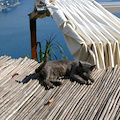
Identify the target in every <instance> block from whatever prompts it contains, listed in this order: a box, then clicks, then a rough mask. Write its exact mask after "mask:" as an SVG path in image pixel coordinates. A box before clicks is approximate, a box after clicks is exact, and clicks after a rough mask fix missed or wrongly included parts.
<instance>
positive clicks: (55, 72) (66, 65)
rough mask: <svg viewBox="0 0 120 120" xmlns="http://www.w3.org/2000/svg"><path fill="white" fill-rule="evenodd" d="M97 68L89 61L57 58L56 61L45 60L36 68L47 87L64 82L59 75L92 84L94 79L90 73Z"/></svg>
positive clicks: (81, 82)
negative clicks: (59, 79)
mask: <svg viewBox="0 0 120 120" xmlns="http://www.w3.org/2000/svg"><path fill="white" fill-rule="evenodd" d="M94 68H95V65H91V64H90V63H88V62H82V61H78V60H75V61H70V60H56V61H49V62H48V61H47V57H46V58H45V61H44V62H43V63H42V64H41V65H40V66H39V67H38V68H37V69H36V70H35V72H36V73H39V77H40V78H41V79H42V80H43V83H45V86H46V87H47V88H53V87H54V86H55V85H54V83H57V84H58V85H61V84H62V83H61V82H60V81H58V80H57V79H58V78H59V77H66V76H68V77H70V79H72V80H74V81H77V82H79V83H80V84H91V82H92V83H93V82H94V80H93V79H92V77H91V75H90V73H91V71H92V70H93V69H94Z"/></svg>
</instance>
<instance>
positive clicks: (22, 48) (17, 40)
mask: <svg viewBox="0 0 120 120" xmlns="http://www.w3.org/2000/svg"><path fill="white" fill-rule="evenodd" d="M19 1H20V3H21V4H20V5H19V6H16V7H14V8H12V10H11V11H9V12H1V13H0V56H2V55H7V56H12V58H19V57H24V55H29V56H30V57H31V48H30V31H29V17H28V14H29V13H31V12H32V11H33V6H34V0H19ZM96 1H98V2H110V1H114V2H115V1H116V2H117V1H120V0H96ZM115 15H116V16H118V17H120V14H115ZM52 33H54V35H56V34H57V36H56V40H57V41H59V42H60V43H61V44H62V46H63V47H64V48H65V50H66V51H67V54H66V56H68V58H69V59H72V56H71V54H70V52H69V50H68V48H67V45H66V43H65V41H64V37H63V35H62V32H61V31H60V30H59V28H58V27H57V25H56V23H55V22H54V20H53V19H52V18H48V17H46V18H44V19H37V40H38V41H41V40H43V39H49V37H50V35H51V34H52ZM57 55H58V56H60V54H59V53H58V52H57Z"/></svg>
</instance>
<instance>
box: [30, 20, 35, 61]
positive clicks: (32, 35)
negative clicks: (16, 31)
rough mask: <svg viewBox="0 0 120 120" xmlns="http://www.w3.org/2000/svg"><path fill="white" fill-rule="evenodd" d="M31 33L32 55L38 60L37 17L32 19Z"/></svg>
mask: <svg viewBox="0 0 120 120" xmlns="http://www.w3.org/2000/svg"><path fill="white" fill-rule="evenodd" d="M30 34H31V56H32V59H35V60H37V51H36V48H37V44H36V43H37V33H36V19H30Z"/></svg>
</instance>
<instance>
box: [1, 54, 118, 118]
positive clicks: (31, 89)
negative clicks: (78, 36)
mask: <svg viewBox="0 0 120 120" xmlns="http://www.w3.org/2000/svg"><path fill="white" fill-rule="evenodd" d="M38 66H39V63H37V62H36V61H34V60H31V59H27V58H24V59H23V58H19V59H11V58H10V57H8V56H2V57H0V120H29V119H31V120H119V119H120V79H119V78H120V68H118V67H117V66H116V67H115V68H109V69H107V70H95V71H94V72H92V76H93V78H94V79H95V82H94V83H93V84H92V85H90V86H87V85H80V84H79V83H76V82H71V81H70V80H63V85H62V86H60V87H56V88H54V89H50V90H45V88H44V86H42V85H41V84H40V83H39V81H38V80H37V76H36V74H34V70H35V69H36V68H37V67H38ZM17 81H22V82H24V84H23V83H19V82H17ZM51 99H53V101H52V103H51V104H47V103H48V101H49V100H51Z"/></svg>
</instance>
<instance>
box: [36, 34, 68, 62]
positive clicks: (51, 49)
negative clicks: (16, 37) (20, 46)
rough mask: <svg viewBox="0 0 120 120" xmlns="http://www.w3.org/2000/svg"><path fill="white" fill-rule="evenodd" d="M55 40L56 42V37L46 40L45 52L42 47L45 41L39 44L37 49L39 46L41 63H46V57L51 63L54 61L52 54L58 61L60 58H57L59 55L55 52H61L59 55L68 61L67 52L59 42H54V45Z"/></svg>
mask: <svg viewBox="0 0 120 120" xmlns="http://www.w3.org/2000/svg"><path fill="white" fill-rule="evenodd" d="M54 40H55V36H54V37H52V36H51V37H50V38H49V39H48V40H47V39H45V43H46V45H45V50H44V51H43V49H42V46H43V45H42V42H43V41H41V42H37V47H38V46H39V52H37V53H38V55H39V57H40V62H43V61H44V58H45V56H46V55H47V56H48V59H49V60H50V61H52V60H53V58H52V54H53V56H54V57H55V59H56V60H57V59H58V57H57V55H56V53H55V50H57V51H59V53H60V54H61V59H66V57H65V55H64V51H65V50H64V49H63V47H62V45H61V44H60V43H59V42H56V43H55V42H54V43H53V41H54ZM37 50H38V49H37ZM67 58H68V57H67Z"/></svg>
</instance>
